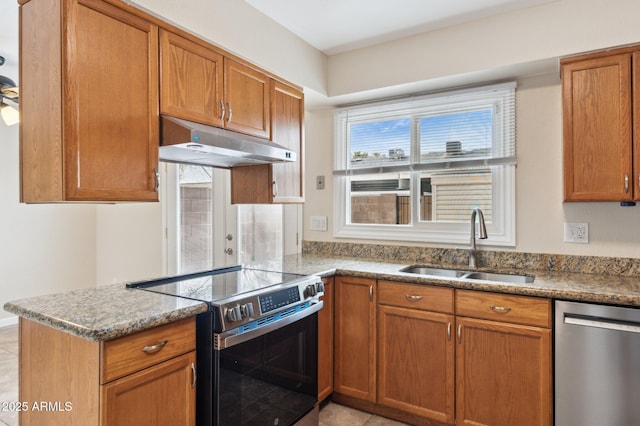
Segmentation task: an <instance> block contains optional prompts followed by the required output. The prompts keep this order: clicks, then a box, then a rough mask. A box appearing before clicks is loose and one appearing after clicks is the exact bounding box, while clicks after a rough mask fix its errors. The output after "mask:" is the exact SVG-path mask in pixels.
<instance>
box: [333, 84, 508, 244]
mask: <svg viewBox="0 0 640 426" xmlns="http://www.w3.org/2000/svg"><path fill="white" fill-rule="evenodd" d="M335 129H336V135H335V148H336V149H335V170H334V175H335V179H334V181H335V183H336V191H335V196H336V202H335V206H336V211H335V217H336V221H335V235H336V237H348V238H364V239H390V240H404V241H423V242H447V243H465V242H467V241H468V240H469V233H470V229H469V220H470V217H471V211H472V210H473V209H474V208H480V209H482V211H483V213H484V217H485V220H486V222H487V231H488V233H489V240H488V241H487V244H492V245H511V246H512V245H515V217H514V216H515V207H514V204H515V195H514V194H515V163H516V161H515V158H516V157H515V84H514V83H508V84H501V85H494V86H490V87H483V88H477V89H471V90H464V91H456V92H448V93H440V94H436V95H428V96H422V97H414V98H410V99H402V100H395V101H392V102H385V103H378V104H370V105H359V106H354V107H348V108H343V109H340V110H338V111H336V114H335Z"/></svg>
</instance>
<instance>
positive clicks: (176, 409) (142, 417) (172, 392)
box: [100, 351, 196, 426]
mask: <svg viewBox="0 0 640 426" xmlns="http://www.w3.org/2000/svg"><path fill="white" fill-rule="evenodd" d="M195 362H196V354H195V351H193V352H189V353H187V354H185V355H182V356H180V357H177V358H173V359H171V360H169V361H165V362H163V363H161V364H158V365H155V366H153V367H149V368H147V369H144V370H142V371H139V372H138V373H134V374H131V375H129V376H125V377H124V378H122V379H119V380H116V381H114V382H111V383H108V384H106V385H104V386H102V388H101V397H100V398H101V418H102V421H101V423H100V424H101V425H102V426H108V425H114V426H116V425H117V426H128V425H131V426H145V425H146V426H175V425H185V426H188V425H195V413H196V412H195V408H196V405H195V401H196V399H195V398H196V389H195V387H194V386H193V384H194V377H193V374H194V370H193V367H192V365H195Z"/></svg>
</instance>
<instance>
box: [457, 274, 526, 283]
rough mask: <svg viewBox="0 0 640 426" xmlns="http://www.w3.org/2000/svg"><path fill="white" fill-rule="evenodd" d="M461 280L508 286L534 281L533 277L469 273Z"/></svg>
mask: <svg viewBox="0 0 640 426" xmlns="http://www.w3.org/2000/svg"><path fill="white" fill-rule="evenodd" d="M462 278H467V279H470V280H486V281H499V282H503V283H509V284H528V283H532V282H533V280H535V277H534V276H532V275H516V274H498V273H495V272H469V273H468V274H467V275H463V276H462Z"/></svg>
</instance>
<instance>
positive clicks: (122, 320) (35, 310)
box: [4, 284, 207, 341]
mask: <svg viewBox="0 0 640 426" xmlns="http://www.w3.org/2000/svg"><path fill="white" fill-rule="evenodd" d="M4 309H5V310H6V311H9V312H11V313H14V314H16V315H19V316H21V317H25V318H27V319H30V320H33V321H37V322H39V323H42V324H45V325H48V326H50V327H53V328H55V329H58V330H62V331H66V332H68V333H70V334H74V335H76V336H79V337H82V338H84V339H87V340H94V341H103V340H110V339H114V338H116V337H121V336H126V335H128V334H132V333H135V332H137V331H142V330H145V329H147V328H152V327H156V326H159V325H163V324H167V323H170V322H173V321H177V320H180V319H183V318H188V317H192V316H195V315H197V314H198V313H200V312H204V311H206V310H207V305H206V304H205V303H203V302H198V301H195V300H189V299H181V298H177V297H171V296H165V295H162V294H157V293H151V292H149V291H143V290H135V289H128V288H126V287H125V285H124V284H112V285H106V286H100V287H97V288H89V289H81V290H72V291H68V292H63V293H57V294H52V295H45V296H38V297H31V298H27V299H20V300H15V301H12V302H7V303H6V304H5V305H4Z"/></svg>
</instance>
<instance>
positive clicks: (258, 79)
mask: <svg viewBox="0 0 640 426" xmlns="http://www.w3.org/2000/svg"><path fill="white" fill-rule="evenodd" d="M270 82H271V79H270V78H269V77H268V76H267V75H265V74H263V73H261V72H259V71H257V70H255V69H254V68H251V67H249V66H247V65H243V64H241V63H239V62H236V61H234V60H231V59H228V58H225V61H224V107H225V108H226V111H225V114H224V120H225V121H224V127H225V128H227V129H229V130H234V131H236V132H241V133H246V134H248V135H252V136H257V137H260V138H265V139H269V135H270V129H271V127H270V120H269V117H270V112H269V106H270V103H269V93H270V91H269V86H270Z"/></svg>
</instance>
